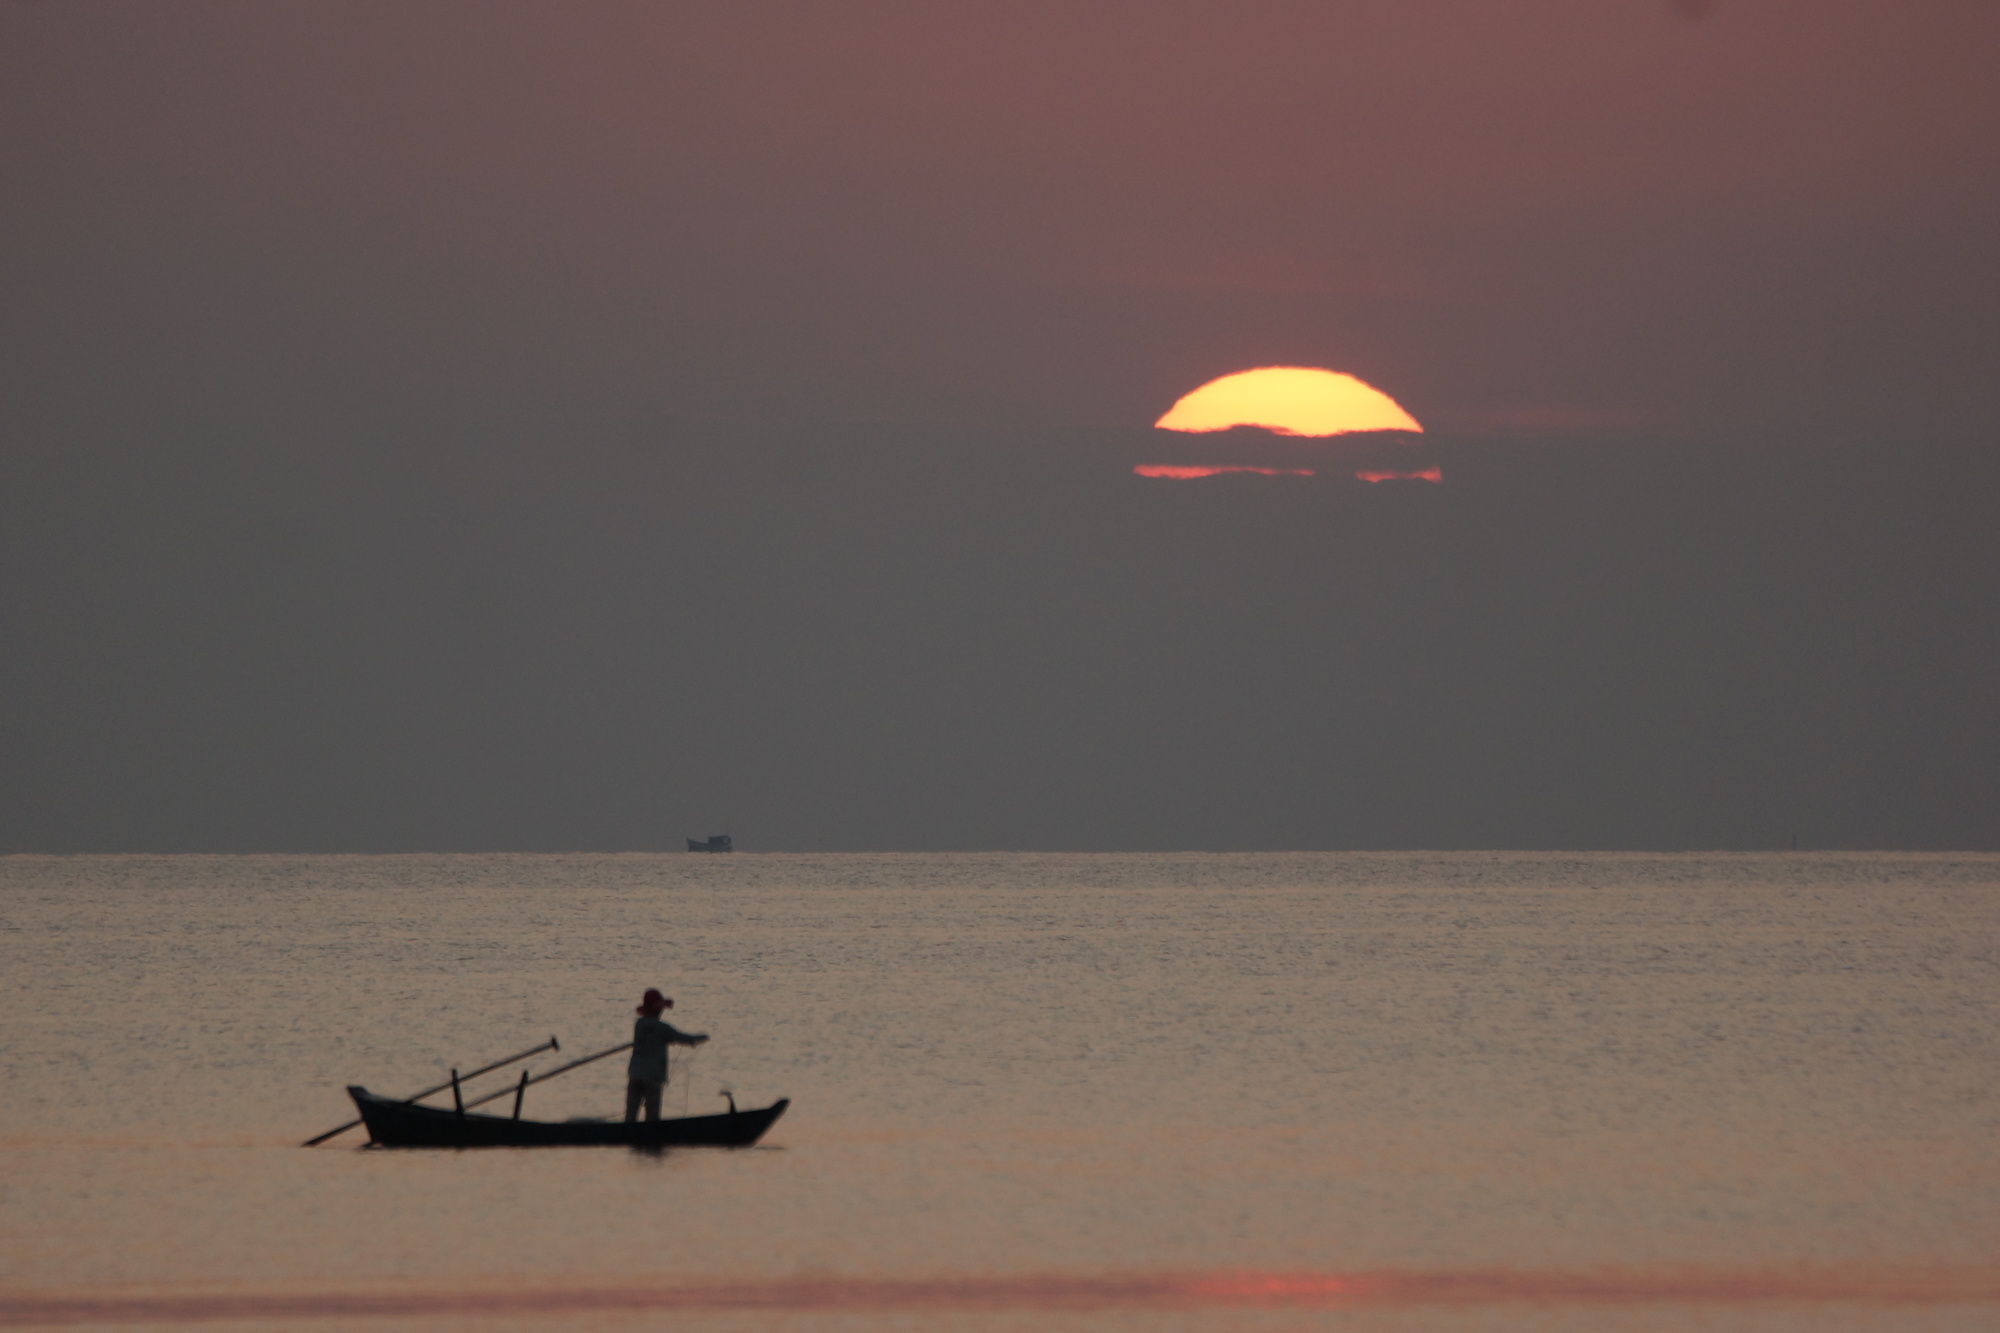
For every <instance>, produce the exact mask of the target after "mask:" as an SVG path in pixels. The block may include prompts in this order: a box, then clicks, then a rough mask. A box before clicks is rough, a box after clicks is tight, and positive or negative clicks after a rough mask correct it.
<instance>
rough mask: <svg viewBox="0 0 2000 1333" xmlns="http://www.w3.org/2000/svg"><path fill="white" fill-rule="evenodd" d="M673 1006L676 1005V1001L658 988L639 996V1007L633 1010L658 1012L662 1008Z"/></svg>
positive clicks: (643, 1012)
mask: <svg viewBox="0 0 2000 1333" xmlns="http://www.w3.org/2000/svg"><path fill="white" fill-rule="evenodd" d="M673 1007H674V1002H673V1001H672V1000H669V999H668V998H667V997H666V996H664V995H662V994H660V993H659V992H658V991H656V990H648V991H647V992H646V993H645V994H644V995H643V996H641V997H640V998H639V1007H638V1008H637V1009H635V1010H633V1012H634V1013H640V1014H652V1013H658V1012H659V1011H660V1010H662V1009H671V1008H673Z"/></svg>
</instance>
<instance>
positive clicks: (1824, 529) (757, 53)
mask: <svg viewBox="0 0 2000 1333" xmlns="http://www.w3.org/2000/svg"><path fill="white" fill-rule="evenodd" d="M1996 49H2000V6H1995V5H1993V4H1991V3H1990V0H1924V3H1922V4H1910V3H1908V2H1907V0H1709V2H1708V3H1695V2H1693V0H1679V2H1678V3H1669V2H1667V0H1509V3H1507V4H1504V5H1502V4H1477V3H1472V2H1471V0H1298V2H1296V3H1293V2H1287V0H1230V2H1229V3H1220V2H1215V0H1143V2H1142V0H1063V2H1062V3H1052V2H1045V0H1008V2H1007V3H998V2H997V0H996V2H994V3H986V2H983V0H921V2H919V0H908V2H904V3H891V2H889V0H841V3H837V4H835V3H824V4H821V3H807V2H805V0H794V2H791V3H777V2H775V0H733V2H732V3H730V4H726V5H717V4H695V3H673V2H670V0H577V2H575V3H566V4H563V5H549V4H543V3H538V2H531V0H393V3H392V2H391V0H299V3H288V4H282V5H274V4H269V3H264V2H262V0H230V2H222V0H172V2H171V3H162V2H161V0H7V2H5V3H0V180H4V181H5V182H6V188H5V189H4V190H0V235H4V237H5V242H6V243H5V245H4V246H0V333H4V336H5V338H6V346H7V349H8V350H7V355H6V356H5V357H4V358H0V644H4V647H0V752H4V753H5V755H6V761H5V763H4V764H0V850H6V851H32V852H71V851H135V852H145V851H155V852H174V851H457V850H522V851H539V850H601V851H617V850H634V851H640V850H650V849H663V848H664V849H672V848H677V847H679V846H680V845H681V844H680V839H681V838H683V837H685V836H703V835H706V834H709V833H722V832H728V833H731V834H732V835H734V837H735V839H736V842H737V845H738V846H739V847H740V848H743V849H745V850H783V851H850V850H852V851H859V850H933V849H935V850H988V849H991V850H1007V849H1024V850H1052V851H1066V850H1079V851H1092V850H1106V851H1110V850H1133V851H1150V850H1161V851H1165V850H1181V849H1192V850H1218V851H1221V850H1245V849H1344V848H1417V849H1478V848H1574V849H1621V848H1629V849H1643V850H1652V849H1709V848H1746V849H1758V848H1783V847H1787V846H1790V845H1791V844H1792V841H1793V840H1794V839H1796V840H1797V843H1798V845H1799V846H1801V847H1804V848H1815V849H1820V848H1919V849H1922V848H1935V849H1994V848H2000V800H1996V799H1995V798H1996V795H2000V792H1996V785H1997V784H1996V772H2000V766H1996V756H2000V671H1996V670H1995V668H1994V663H1995V661H1996V660H2000V577H1996V569H2000V560H1996V555H2000V540H1996V535H1995V532H1996V524H1995V521H1994V515H1995V506H1996V500H2000V484H1997V483H2000V463H1996V459H1995V444H1996V440H1997V439H2000V376H1996V375H1995V374H1994V372H1993V368H1992V367H1993V362H1994V359H1995V355H1996V353H2000V315H1996V312H2000V255H1996V243H1995V237H1996V236H2000V154H1996V153H1995V152H1994V151H1993V145H1994V144H1995V143H1996V142H2000V82H1996V81H1995V80H1993V79H1992V78H1991V77H1990V70H1989V66H1990V63H1991V53H1992V52H1993V51H1994V50H1996ZM1263 365H1294V366H1318V367H1326V368H1329V369H1332V370H1335V371H1339V372H1342V373H1347V374H1352V375H1356V376H1359V377H1361V378H1362V379H1364V380H1365V381H1366V382H1368V383H1369V384H1372V385H1374V386H1376V387H1377V388H1379V389H1381V390H1383V391H1384V392H1386V393H1388V394H1390V395H1391V396H1393V397H1394V399H1395V400H1396V401H1397V402H1398V403H1400V404H1402V405H1403V407H1405V408H1406V409H1407V410H1408V411H1409V412H1410V413H1412V414H1413V415H1414V416H1415V417H1416V419H1417V420H1419V421H1420V422H1422V423H1423V425H1424V432H1423V433H1422V434H1421V435H1420V436H1412V435H1404V434H1393V435H1385V434H1379V433H1378V434H1361V435H1351V436H1340V437H1334V438H1331V439H1295V438H1281V437H1277V436H1273V435H1270V434H1268V433H1265V432H1260V431H1254V430H1240V431H1233V432H1228V433H1226V434H1219V435H1199V436H1190V435H1182V434H1176V433H1170V432H1164V431H1158V430H1155V429H1154V428H1153V426H1152V423H1153V422H1154V421H1155V420H1156V419H1157V418H1158V417H1159V416H1160V415H1161V414H1162V413H1164V412H1165V411H1166V410H1167V409H1168V407H1169V406H1171V405H1172V404H1173V402H1174V401H1175V400H1176V399H1178V398H1179V397H1181V396H1182V395H1184V394H1186V393H1188V392H1189V391H1191V390H1192V389H1194V388H1195V387H1197V386H1198V385H1200V384H1202V383H1204V382H1205V381H1207V380H1209V379H1212V378H1215V377H1217V376H1220V375H1223V374H1227V373H1230V372H1234V371H1239V370H1243V369H1247V368H1250V367H1254V366H1263ZM1148 465H1153V466H1157V465H1242V466H1257V467H1265V468H1269V469H1271V470H1272V471H1273V472H1275V473H1278V474H1280V475H1261V474H1257V473H1230V474H1225V475H1221V476H1215V477H1210V478H1205V479H1200V480H1173V479H1160V478H1153V477H1145V476H1139V475H1135V473H1134V471H1133V469H1134V468H1135V467H1140V466H1148ZM1295 471H1311V472H1312V473H1313V474H1314V475H1312V476H1310V477H1302V476H1294V475H1286V474H1289V473H1291V472H1295ZM1359 471H1374V472H1381V471H1414V472H1430V473H1431V474H1432V475H1434V476H1436V477H1438V478H1440V480H1436V481H1430V480H1390V481H1384V482H1379V483H1368V482H1364V481H1361V480H1358V479H1357V478H1356V476H1355V474H1356V473H1357V472H1359Z"/></svg>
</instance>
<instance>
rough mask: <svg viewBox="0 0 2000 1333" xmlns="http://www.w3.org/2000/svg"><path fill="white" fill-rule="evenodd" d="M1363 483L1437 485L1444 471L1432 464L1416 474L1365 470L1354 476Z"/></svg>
mask: <svg viewBox="0 0 2000 1333" xmlns="http://www.w3.org/2000/svg"><path fill="white" fill-rule="evenodd" d="M1354 475H1355V476H1357V477H1359V478H1361V480H1363V481H1368V482H1375V481H1428V482H1432V483H1439V482H1442V481H1443V480H1444V469H1443V468H1441V467H1438V466H1437V465H1436V464H1432V465H1431V466H1430V467H1427V468H1424V469H1422V470H1421V471H1418V472H1370V471H1368V470H1367V469H1366V468H1364V469H1362V470H1361V471H1359V472H1357V473H1355V474H1354Z"/></svg>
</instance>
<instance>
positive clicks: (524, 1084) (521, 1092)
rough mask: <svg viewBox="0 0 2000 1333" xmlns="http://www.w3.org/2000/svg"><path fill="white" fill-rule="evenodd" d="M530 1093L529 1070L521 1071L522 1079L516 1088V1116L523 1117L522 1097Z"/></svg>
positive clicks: (517, 1117) (517, 1118)
mask: <svg viewBox="0 0 2000 1333" xmlns="http://www.w3.org/2000/svg"><path fill="white" fill-rule="evenodd" d="M527 1095H528V1071H527V1070H525V1069H523V1070H522V1071H521V1081H520V1083H518V1084H517V1085H515V1088H514V1118H515V1119H516V1120H519V1119H520V1118H521V1099H522V1098H523V1097H525V1096H527Z"/></svg>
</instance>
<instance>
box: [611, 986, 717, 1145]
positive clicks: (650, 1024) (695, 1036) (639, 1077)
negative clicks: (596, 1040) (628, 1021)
mask: <svg viewBox="0 0 2000 1333" xmlns="http://www.w3.org/2000/svg"><path fill="white" fill-rule="evenodd" d="M673 1007H674V1002H673V1001H672V1000H669V999H668V998H667V997H666V996H664V995H662V994H660V993H659V992H658V991H656V990H649V991H647V992H646V994H645V997H644V998H643V999H641V1000H640V1001H639V1010H638V1013H639V1021H638V1022H636V1023H634V1024H633V1025H632V1060H631V1063H629V1064H628V1065H626V1066H625V1123H626V1124H628V1125H629V1124H631V1123H632V1122H633V1121H635V1120H637V1119H638V1118H639V1103H640V1102H644V1103H645V1104H646V1119H647V1120H648V1121H653V1120H658V1119H659V1118H660V1094H661V1093H662V1092H664V1091H666V1087H667V1047H669V1046H699V1045H701V1044H702V1043H703V1042H705V1041H707V1040H708V1036H707V1034H705V1033H701V1032H682V1031H681V1030H680V1029H679V1028H677V1027H675V1026H674V1025H673V1024H672V1023H668V1022H665V1021H663V1020H662V1019H661V1018H660V1012H661V1011H662V1010H665V1009H671V1008H673Z"/></svg>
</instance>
